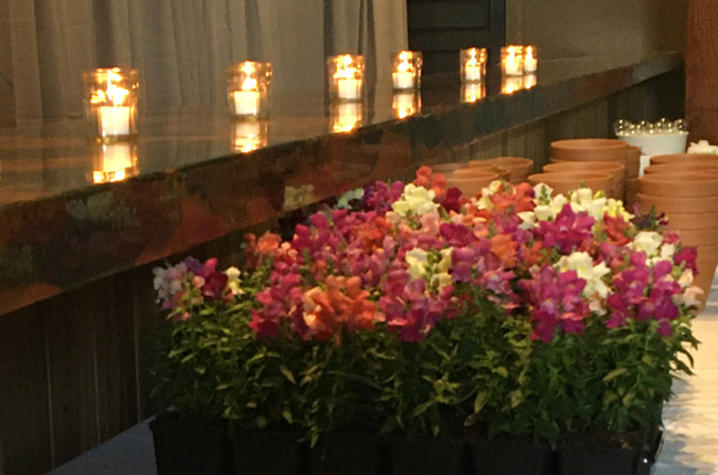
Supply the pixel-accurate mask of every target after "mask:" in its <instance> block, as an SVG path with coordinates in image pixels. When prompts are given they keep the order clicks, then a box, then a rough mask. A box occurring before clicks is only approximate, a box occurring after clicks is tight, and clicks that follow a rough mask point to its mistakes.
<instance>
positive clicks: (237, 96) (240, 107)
mask: <svg viewBox="0 0 718 475" xmlns="http://www.w3.org/2000/svg"><path fill="white" fill-rule="evenodd" d="M232 94H234V115H255V116H256V115H257V114H258V113H259V91H234V92H233V93H232Z"/></svg>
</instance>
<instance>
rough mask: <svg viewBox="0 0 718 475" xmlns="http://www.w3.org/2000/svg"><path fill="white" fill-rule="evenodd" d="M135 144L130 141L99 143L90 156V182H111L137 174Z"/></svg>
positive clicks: (138, 170) (138, 169)
mask: <svg viewBox="0 0 718 475" xmlns="http://www.w3.org/2000/svg"><path fill="white" fill-rule="evenodd" d="M139 172H140V168H139V166H138V165H137V145H136V144H135V143H130V142H119V143H111V144H101V145H98V146H96V147H95V149H94V151H93V156H92V174H91V180H92V183H95V184H99V183H112V182H117V181H122V180H126V179H127V178H130V177H133V176H135V175H137V174H139Z"/></svg>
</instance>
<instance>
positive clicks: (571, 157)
mask: <svg viewBox="0 0 718 475" xmlns="http://www.w3.org/2000/svg"><path fill="white" fill-rule="evenodd" d="M550 161H551V163H550V164H548V165H546V166H544V173H539V174H536V175H531V176H530V177H529V181H530V182H531V183H532V184H536V183H541V182H543V183H546V184H547V185H549V186H551V187H552V188H553V189H554V190H555V192H557V193H564V194H565V193H567V192H568V191H570V190H573V189H576V188H579V187H580V186H587V187H589V188H591V189H592V190H594V191H598V190H605V191H606V194H607V195H608V196H610V197H614V198H618V199H624V197H625V193H626V180H627V178H628V177H635V176H638V166H639V161H640V150H631V151H629V146H628V144H626V143H625V142H622V141H620V140H614V139H598V138H586V139H570V140H557V141H555V142H552V143H551V160H550Z"/></svg>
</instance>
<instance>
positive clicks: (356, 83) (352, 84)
mask: <svg viewBox="0 0 718 475" xmlns="http://www.w3.org/2000/svg"><path fill="white" fill-rule="evenodd" d="M337 95H338V96H339V99H347V100H355V99H359V97H360V96H361V81H360V80H359V79H354V78H339V79H337Z"/></svg>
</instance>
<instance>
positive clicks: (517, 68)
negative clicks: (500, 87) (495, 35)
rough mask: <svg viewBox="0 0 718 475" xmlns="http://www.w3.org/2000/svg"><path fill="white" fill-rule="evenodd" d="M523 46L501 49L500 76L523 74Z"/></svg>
mask: <svg viewBox="0 0 718 475" xmlns="http://www.w3.org/2000/svg"><path fill="white" fill-rule="evenodd" d="M523 51H524V48H523V46H517V45H509V46H504V47H502V48H501V74H503V75H505V76H521V75H523V73H524V53H523Z"/></svg>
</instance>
